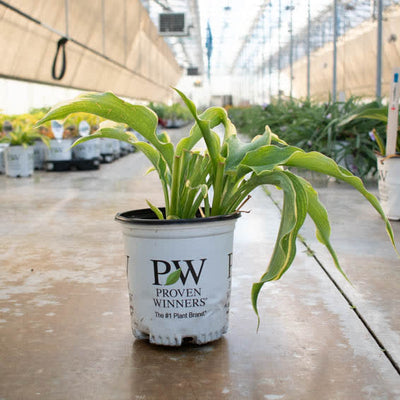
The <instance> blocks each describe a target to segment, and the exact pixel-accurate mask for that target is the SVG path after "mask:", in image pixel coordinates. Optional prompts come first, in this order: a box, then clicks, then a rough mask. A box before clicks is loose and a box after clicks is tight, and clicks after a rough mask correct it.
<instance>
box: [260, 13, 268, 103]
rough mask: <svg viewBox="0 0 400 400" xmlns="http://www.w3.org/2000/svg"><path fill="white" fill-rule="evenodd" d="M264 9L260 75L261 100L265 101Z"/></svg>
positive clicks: (265, 26)
mask: <svg viewBox="0 0 400 400" xmlns="http://www.w3.org/2000/svg"><path fill="white" fill-rule="evenodd" d="M266 12H267V11H266V9H264V11H263V16H262V24H263V25H261V26H262V60H261V77H262V98H263V102H265V99H266V97H267V95H266V93H265V92H266V91H265V62H266V59H265V43H266V42H267V32H266V28H267V15H266Z"/></svg>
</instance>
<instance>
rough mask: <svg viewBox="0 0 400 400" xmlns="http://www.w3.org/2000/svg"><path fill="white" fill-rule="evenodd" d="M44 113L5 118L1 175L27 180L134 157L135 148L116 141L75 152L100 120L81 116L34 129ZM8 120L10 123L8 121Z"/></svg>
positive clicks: (88, 145)
mask: <svg viewBox="0 0 400 400" xmlns="http://www.w3.org/2000/svg"><path fill="white" fill-rule="evenodd" d="M44 114H45V113H44V112H43V111H42V110H35V111H34V112H32V113H28V114H23V115H17V116H2V124H1V129H2V130H1V131H0V172H3V173H6V175H7V176H10V177H26V176H31V175H32V174H33V171H34V169H46V170H49V171H50V170H56V171H63V170H70V169H78V170H82V169H85V170H86V169H97V168H99V166H100V163H101V162H112V161H114V160H115V159H117V158H119V157H121V156H123V155H126V154H128V153H131V152H133V151H134V147H133V146H132V145H129V144H127V143H122V144H121V143H120V142H119V141H117V140H112V139H101V140H100V139H99V140H97V141H93V142H91V143H86V144H82V145H80V146H77V147H75V148H74V149H71V145H72V143H73V141H74V139H77V138H78V137H81V136H87V135H90V134H93V133H94V132H95V131H96V130H97V128H98V123H99V122H100V120H101V119H100V118H99V117H96V116H93V115H90V114H84V113H78V114H75V115H74V116H72V117H70V118H67V119H66V120H65V121H64V123H60V122H58V121H52V122H51V123H45V124H42V125H40V126H39V127H37V128H34V127H33V124H34V122H36V121H37V120H38V119H39V118H38V116H39V117H43V116H44ZM6 118H7V119H6Z"/></svg>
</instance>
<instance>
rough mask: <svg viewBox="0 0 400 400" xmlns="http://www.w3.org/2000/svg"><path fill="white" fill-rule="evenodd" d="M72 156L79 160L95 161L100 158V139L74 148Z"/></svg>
mask: <svg viewBox="0 0 400 400" xmlns="http://www.w3.org/2000/svg"><path fill="white" fill-rule="evenodd" d="M72 154H73V156H74V158H75V159H78V160H93V159H94V158H100V142H99V140H98V139H94V140H89V141H88V142H84V143H80V144H78V145H77V146H75V147H73V148H72Z"/></svg>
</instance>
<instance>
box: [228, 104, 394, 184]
mask: <svg viewBox="0 0 400 400" xmlns="http://www.w3.org/2000/svg"><path fill="white" fill-rule="evenodd" d="M371 109H373V110H379V112H380V113H381V114H380V115H382V114H383V113H385V112H386V115H387V108H385V107H384V106H380V105H379V104H378V103H376V102H371V103H368V104H363V103H362V101H361V99H358V98H355V97H351V98H350V99H349V100H347V101H346V102H343V103H340V102H337V103H333V102H331V101H330V102H328V103H325V104H319V103H316V102H313V101H310V100H295V99H280V100H279V99H276V100H274V101H272V102H271V104H269V105H267V106H264V107H262V106H259V105H255V106H249V107H232V108H229V109H228V113H229V117H230V118H231V119H232V122H233V123H234V124H235V125H236V126H237V129H238V131H239V132H241V133H245V134H248V135H249V136H250V137H254V135H256V134H258V133H259V132H260V131H262V129H263V127H265V125H268V126H270V128H271V130H272V131H273V132H276V133H277V134H278V135H279V136H280V137H281V138H282V139H283V140H285V141H286V142H287V143H289V144H291V145H293V146H297V147H300V148H302V149H304V150H307V151H319V152H321V153H323V154H325V155H327V156H329V157H332V158H333V159H334V160H335V161H336V162H337V163H339V164H340V165H342V166H344V167H346V168H348V169H349V170H350V171H351V172H353V173H354V174H355V175H357V176H359V177H361V178H366V177H370V176H372V175H373V174H375V172H376V156H375V152H377V151H379V146H378V143H377V141H376V140H374V138H375V136H374V137H373V139H371V136H372V132H373V131H374V132H375V133H376V136H382V135H384V134H385V129H386V123H385V121H384V120H383V119H380V120H379V119H372V118H369V119H367V117H365V118H359V117H357V116H358V115H360V114H361V115H362V113H363V112H365V110H371Z"/></svg>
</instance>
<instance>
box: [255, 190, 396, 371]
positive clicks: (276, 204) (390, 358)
mask: <svg viewBox="0 0 400 400" xmlns="http://www.w3.org/2000/svg"><path fill="white" fill-rule="evenodd" d="M263 189H264V192H265V194H266V195H267V196H268V197H269V198H270V200H271V201H272V203H273V204H274V205H275V206H276V207H277V208H278V210H279V211H280V212H281V213H282V207H281V206H280V204H279V202H278V201H276V200H275V199H274V198H273V196H272V194H271V192H270V191H269V190H268V189H267V188H265V187H263ZM298 240H299V241H300V242H301V243H302V245H303V246H304V247H305V248H306V251H307V254H308V255H309V256H310V257H313V258H314V260H315V261H316V262H317V264H318V265H319V266H320V268H321V269H322V271H323V272H324V273H325V275H326V276H327V277H328V279H329V280H330V281H331V282H332V284H333V285H334V286H335V288H336V289H337V290H338V292H339V293H340V294H341V295H342V297H343V298H344V299H345V301H346V302H347V304H348V305H349V306H350V308H351V310H352V311H353V312H354V313H355V315H356V316H357V317H358V319H359V320H360V321H361V323H362V324H363V325H364V327H365V328H366V329H367V331H368V333H369V334H370V335H371V337H372V338H373V339H374V341H375V343H376V344H377V345H378V347H379V349H380V350H381V351H382V352H383V354H384V355H385V356H386V358H387V359H388V361H389V362H390V363H391V364H392V366H393V368H394V369H395V370H396V372H397V373H398V374H399V375H400V366H399V364H397V362H396V361H395V360H394V359H393V357H392V355H391V354H390V353H389V352H388V351H387V349H386V348H385V346H384V345H383V343H382V342H381V341H380V339H379V338H378V336H377V334H376V333H375V332H374V330H373V329H372V328H371V327H370V326H369V324H368V322H367V321H366V320H365V318H364V317H363V316H362V315H361V313H360V312H359V311H358V309H357V306H356V305H355V304H354V303H353V302H352V301H351V299H350V298H349V297H348V296H347V295H346V293H345V292H344V290H343V289H342V288H341V287H340V285H339V283H338V282H337V281H336V280H335V278H334V277H333V276H332V275H331V274H330V273H329V272H328V270H327V269H326V268H325V267H324V265H323V264H322V262H321V261H320V260H319V259H318V257H317V256H316V255H315V252H314V251H313V250H312V248H311V247H310V246H309V245H308V243H307V242H306V240H305V238H304V237H303V236H301V235H298Z"/></svg>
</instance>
